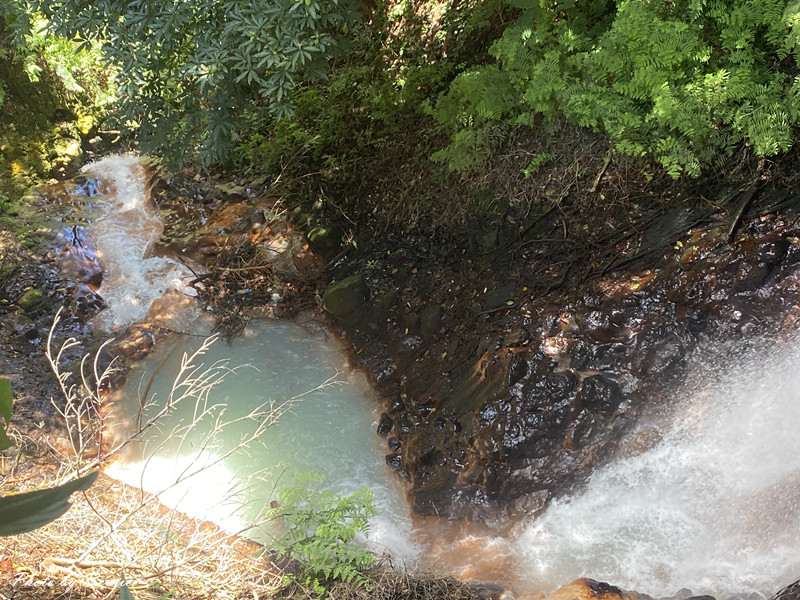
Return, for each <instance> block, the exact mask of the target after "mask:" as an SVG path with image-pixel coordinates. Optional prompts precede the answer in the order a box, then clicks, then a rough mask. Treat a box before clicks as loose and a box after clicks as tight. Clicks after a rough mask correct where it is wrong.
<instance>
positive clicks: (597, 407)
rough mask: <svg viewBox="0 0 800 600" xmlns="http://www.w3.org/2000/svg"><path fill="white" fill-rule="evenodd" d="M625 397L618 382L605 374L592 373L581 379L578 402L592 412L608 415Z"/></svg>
mask: <svg viewBox="0 0 800 600" xmlns="http://www.w3.org/2000/svg"><path fill="white" fill-rule="evenodd" d="M624 399H625V396H624V395H623V393H622V390H621V389H620V387H619V384H617V382H615V381H614V380H613V379H611V378H610V377H608V376H607V375H593V376H592V377H587V378H586V379H584V380H583V384H582V385H581V389H580V392H578V402H579V403H580V406H583V407H586V408H587V409H588V410H589V411H591V412H593V413H599V414H601V415H605V416H610V415H612V414H613V413H614V411H615V410H616V409H617V407H618V406H619V405H620V403H621V402H622V401H623V400H624Z"/></svg>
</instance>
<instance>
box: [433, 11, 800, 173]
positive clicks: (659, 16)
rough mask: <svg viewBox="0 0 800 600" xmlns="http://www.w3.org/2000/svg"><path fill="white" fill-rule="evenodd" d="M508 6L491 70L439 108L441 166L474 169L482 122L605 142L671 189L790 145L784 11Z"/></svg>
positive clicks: (792, 29)
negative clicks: (602, 136) (561, 129)
mask: <svg viewBox="0 0 800 600" xmlns="http://www.w3.org/2000/svg"><path fill="white" fill-rule="evenodd" d="M511 3H512V4H514V5H515V6H516V7H517V8H519V9H520V10H521V13H520V16H519V17H518V19H517V20H516V21H515V22H514V23H513V24H512V25H510V26H509V27H508V28H507V29H506V30H505V32H504V34H503V36H502V37H501V38H500V39H499V40H498V41H497V42H496V43H495V44H494V45H493V47H492V50H491V53H492V55H493V56H494V58H495V64H491V65H486V66H482V67H478V68H477V69H473V70H470V71H467V72H465V73H464V74H462V75H461V76H459V77H458V78H457V79H456V80H455V81H454V82H453V85H452V86H451V88H450V90H449V92H448V93H447V94H446V95H445V96H444V97H443V98H442V99H441V100H440V101H439V103H438V104H437V107H436V116H437V118H438V120H439V121H440V123H442V124H444V125H445V126H447V127H448V128H449V129H451V130H452V131H454V132H455V133H454V136H453V139H452V143H451V145H450V147H449V148H448V149H446V150H445V152H444V153H442V154H440V156H442V157H444V158H446V159H448V160H449V162H450V164H451V166H452V167H453V168H457V169H464V168H470V167H474V166H475V165H476V164H479V163H480V161H481V159H482V156H481V155H480V152H481V151H482V146H481V144H480V143H478V140H480V139H481V136H482V135H483V132H485V131H486V127H487V124H490V123H497V122H505V123H514V124H532V123H533V122H534V118H535V117H536V116H537V115H541V116H543V117H544V118H552V117H555V116H564V117H566V118H567V119H568V120H570V121H572V122H573V123H576V124H578V125H582V126H586V127H591V128H595V129H598V130H602V131H605V132H606V133H607V134H608V135H609V136H610V138H611V140H612V142H613V143H614V145H615V148H616V150H617V151H619V152H622V153H624V154H629V155H634V156H651V157H654V158H655V159H656V160H658V161H659V162H660V163H661V164H662V165H663V166H664V168H665V169H666V170H667V172H669V173H670V174H671V175H672V176H674V177H677V176H680V175H683V174H688V175H692V176H696V175H698V174H699V173H700V171H701V169H702V167H703V165H706V164H709V163H710V162H712V161H713V160H715V159H716V158H717V157H718V156H720V155H725V154H727V153H729V152H730V151H731V150H732V149H733V148H735V147H737V146H738V145H740V144H745V145H747V146H748V147H750V148H751V149H752V151H753V153H754V154H755V155H757V156H774V155H776V154H780V153H782V152H785V151H787V150H788V149H789V148H790V147H791V146H792V145H793V143H794V128H795V127H796V126H797V124H798V120H800V80H798V72H797V67H796V60H797V58H798V53H799V52H800V45H798V43H799V42H800V2H797V1H796V0H795V1H787V0H679V1H677V2H662V1H660V0H614V1H612V0H592V1H587V2H576V1H574V0H557V1H552V0H514V1H513V2H511ZM465 131H469V132H471V133H470V134H466V133H464V132H465ZM470 153H473V154H474V155H475V156H476V157H477V158H476V160H474V161H473V162H471V163H470V161H468V160H465V159H464V158H463V155H467V154H470Z"/></svg>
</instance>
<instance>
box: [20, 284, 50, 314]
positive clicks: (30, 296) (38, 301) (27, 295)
mask: <svg viewBox="0 0 800 600" xmlns="http://www.w3.org/2000/svg"><path fill="white" fill-rule="evenodd" d="M45 299H46V297H45V294H44V292H43V291H42V290H40V289H38V288H31V289H29V290H26V291H25V292H24V293H23V294H22V296H20V298H19V300H18V301H17V304H18V305H19V307H20V308H21V309H22V310H23V311H24V312H26V313H28V314H32V313H35V312H36V311H37V310H38V309H40V308H42V306H43V305H44V301H45Z"/></svg>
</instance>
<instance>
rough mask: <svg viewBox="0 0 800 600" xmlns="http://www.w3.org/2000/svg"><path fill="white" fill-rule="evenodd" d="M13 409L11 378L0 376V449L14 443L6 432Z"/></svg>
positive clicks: (4, 448)
mask: <svg viewBox="0 0 800 600" xmlns="http://www.w3.org/2000/svg"><path fill="white" fill-rule="evenodd" d="M13 410H14V393H13V391H12V389H11V380H10V379H9V378H8V377H0V450H6V449H8V448H10V447H11V446H13V445H14V442H12V441H11V439H10V438H9V437H8V434H7V433H6V427H8V425H9V423H11V416H12V415H13Z"/></svg>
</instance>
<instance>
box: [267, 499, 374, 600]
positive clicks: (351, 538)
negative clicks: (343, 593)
mask: <svg viewBox="0 0 800 600" xmlns="http://www.w3.org/2000/svg"><path fill="white" fill-rule="evenodd" d="M277 510H278V511H279V514H280V516H281V517H282V520H283V525H284V527H285V529H284V532H283V535H282V536H281V537H280V539H279V540H278V542H277V544H276V550H277V551H278V552H279V553H280V554H282V555H283V556H286V557H287V558H290V559H292V560H295V561H297V562H298V563H299V565H300V566H301V568H302V574H301V575H299V576H294V577H295V578H296V580H298V581H299V582H300V583H302V584H304V585H305V586H306V587H307V588H309V589H311V590H312V591H313V592H314V593H315V594H317V595H319V596H325V595H326V593H327V587H326V586H327V585H328V584H329V583H330V582H333V581H344V582H347V583H352V584H355V585H358V586H366V585H367V583H368V581H367V578H366V576H365V571H366V570H367V569H369V568H370V567H371V566H372V564H373V562H374V559H375V557H374V555H373V554H372V553H371V552H369V551H368V550H367V549H366V548H365V547H364V546H363V545H362V543H361V540H360V539H359V538H361V537H363V536H364V535H366V533H367V530H368V527H369V519H370V518H371V517H372V516H374V515H375V504H374V499H373V496H372V492H371V491H370V490H368V489H362V490H359V491H357V492H354V493H352V494H350V495H346V496H339V495H337V494H335V493H334V492H332V491H329V490H322V489H319V488H318V487H317V486H314V485H313V484H312V485H310V486H302V487H293V488H289V489H286V490H284V491H283V492H281V494H280V502H279V507H278V509H277Z"/></svg>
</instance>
